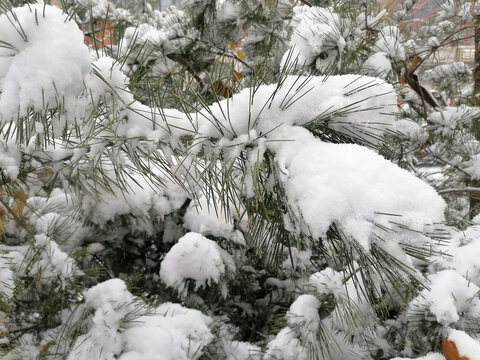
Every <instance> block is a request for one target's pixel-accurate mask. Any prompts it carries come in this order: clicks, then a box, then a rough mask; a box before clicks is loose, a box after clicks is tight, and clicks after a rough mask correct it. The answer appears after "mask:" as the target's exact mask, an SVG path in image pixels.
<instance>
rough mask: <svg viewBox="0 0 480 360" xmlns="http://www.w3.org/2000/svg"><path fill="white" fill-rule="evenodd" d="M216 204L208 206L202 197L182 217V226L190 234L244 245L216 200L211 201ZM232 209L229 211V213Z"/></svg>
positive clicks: (237, 231)
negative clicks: (208, 236)
mask: <svg viewBox="0 0 480 360" xmlns="http://www.w3.org/2000/svg"><path fill="white" fill-rule="evenodd" d="M211 201H215V202H216V204H209V203H208V202H207V200H206V198H205V197H204V196H202V197H201V198H200V199H199V200H198V201H197V202H192V204H191V205H190V206H189V207H188V209H187V211H186V212H185V215H184V217H183V226H184V227H186V228H187V229H189V230H190V231H192V232H196V233H200V234H202V235H212V236H216V237H223V238H226V239H229V240H231V241H232V242H234V243H237V244H245V239H244V238H243V235H242V233H241V232H240V231H239V230H235V229H234V227H233V222H232V221H229V219H227V218H226V217H225V216H224V214H223V212H224V210H223V209H221V204H220V203H219V201H218V200H217V199H211ZM232 211H234V209H230V213H231V212H232Z"/></svg>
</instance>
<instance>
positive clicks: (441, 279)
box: [410, 270, 480, 326]
mask: <svg viewBox="0 0 480 360" xmlns="http://www.w3.org/2000/svg"><path fill="white" fill-rule="evenodd" d="M429 280H430V282H431V284H430V287H429V289H425V290H423V291H422V292H421V293H420V295H419V296H418V297H417V298H415V299H414V300H413V301H412V303H411V305H410V310H411V311H416V310H415V309H418V307H422V306H426V307H427V308H428V309H429V311H430V312H431V313H432V314H433V315H434V316H435V318H436V320H437V322H439V323H440V324H443V325H445V326H448V325H451V324H453V323H456V322H457V321H458V320H459V319H460V314H467V315H469V316H472V317H478V316H480V299H479V298H478V297H477V294H478V292H479V291H480V288H479V287H478V286H476V285H474V284H473V283H471V282H470V281H468V280H467V279H465V278H464V277H463V276H461V275H460V274H459V273H457V272H456V271H455V270H443V271H440V272H438V273H436V274H432V275H430V276H429Z"/></svg>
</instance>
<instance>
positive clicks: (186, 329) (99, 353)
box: [67, 279, 213, 360]
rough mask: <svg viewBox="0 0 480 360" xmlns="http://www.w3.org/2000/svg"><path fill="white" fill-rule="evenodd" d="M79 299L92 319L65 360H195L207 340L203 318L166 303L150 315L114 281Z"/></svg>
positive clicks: (123, 285)
mask: <svg viewBox="0 0 480 360" xmlns="http://www.w3.org/2000/svg"><path fill="white" fill-rule="evenodd" d="M84 295H85V300H86V306H87V307H88V308H90V309H92V310H94V314H93V316H92V318H91V324H90V329H89V331H88V332H87V333H86V334H84V335H81V336H80V337H79V338H78V339H77V341H76V343H75V345H74V346H73V347H72V349H73V351H72V352H71V353H70V354H69V356H68V357H67V359H68V360H90V359H98V360H110V359H119V360H187V359H189V360H196V359H198V358H200V357H201V356H202V354H203V348H204V347H205V346H206V345H207V344H208V343H209V342H210V341H211V340H212V339H213V335H212V333H211V332H210V329H209V327H208V326H209V324H210V323H211V322H212V319H211V318H209V317H208V316H206V315H203V314H202V313H201V312H200V311H198V310H192V309H188V308H185V307H183V306H181V305H179V304H172V303H163V304H161V305H160V306H158V307H157V308H154V309H150V308H148V307H146V306H145V304H143V303H142V301H141V300H140V299H138V298H135V297H134V296H133V295H132V294H131V293H130V292H129V291H128V290H127V287H126V285H125V283H124V282H123V281H122V280H120V279H112V280H108V281H105V282H103V283H100V284H98V285H96V286H94V287H92V288H90V289H89V290H87V291H86V292H85V293H84Z"/></svg>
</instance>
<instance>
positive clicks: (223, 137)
mask: <svg viewBox="0 0 480 360" xmlns="http://www.w3.org/2000/svg"><path fill="white" fill-rule="evenodd" d="M137 5H138V4H137ZM347 5H348V4H343V3H342V2H340V3H338V4H337V3H335V4H333V6H332V7H328V8H327V7H325V8H320V7H315V6H310V7H309V6H307V5H305V4H304V5H298V4H296V5H294V4H292V3H290V2H287V1H279V2H257V1H233V0H232V1H223V2H217V1H213V0H195V1H184V2H182V6H183V9H181V10H179V9H176V8H170V9H168V10H167V11H165V12H160V11H157V10H154V9H153V8H152V7H151V6H150V5H145V6H140V5H138V6H140V7H141V8H142V9H140V10H139V8H138V6H135V5H129V4H126V2H123V1H115V2H110V1H94V2H89V4H88V5H87V3H86V2H84V1H66V2H64V4H63V6H64V10H66V11H69V12H70V15H67V14H65V13H62V12H61V11H60V10H59V9H57V8H54V7H51V6H48V5H44V4H36V5H25V6H23V7H18V8H11V7H5V10H4V14H2V15H0V29H4V30H5V31H3V32H0V41H1V44H6V46H2V47H1V48H0V49H2V50H0V55H1V57H0V59H4V60H2V61H3V62H2V64H3V63H4V64H6V67H2V69H6V70H4V72H0V104H3V103H5V104H7V103H8V104H7V105H8V106H7V105H5V106H4V107H0V110H1V111H0V123H1V124H2V125H3V127H2V128H1V133H2V135H3V136H2V139H1V143H0V147H1V149H2V150H3V151H2V153H1V155H0V175H1V177H0V180H1V182H2V188H1V189H0V203H1V208H0V232H1V235H2V237H3V242H2V244H1V245H0V251H1V254H0V320H1V321H0V344H1V345H0V346H1V347H0V351H1V352H2V356H4V357H5V358H6V359H9V360H13V359H20V358H21V359H29V358H32V359H33V358H38V357H40V358H41V357H49V358H66V359H70V360H77V359H105V360H107V359H123V360H130V359H145V360H146V359H195V360H196V359H199V360H201V359H202V360H203V359H229V360H230V359H232V360H233V359H235V360H239V359H244V360H248V359H257V360H260V359H263V360H267V359H268V360H275V359H276V360H279V359H289V360H290V359H305V360H306V359H329V360H350V359H352V360H353V359H359V358H363V359H368V360H373V359H374V360H380V359H392V358H395V357H396V358H399V357H400V358H401V357H418V356H424V359H428V360H431V359H436V358H438V359H441V358H442V355H440V354H439V353H438V351H439V349H440V345H439V344H440V343H441V341H442V339H443V338H446V339H450V340H449V341H451V342H454V343H456V344H457V345H458V351H459V352H460V354H462V355H464V356H471V354H472V351H474V350H475V346H478V343H477V342H476V340H475V337H476V334H478V333H479V332H480V331H479V330H477V329H476V328H475V327H474V324H475V323H476V322H477V321H478V320H479V319H478V318H479V316H480V314H479V310H478V306H480V304H478V288H477V287H478V286H479V284H480V281H479V280H478V279H476V278H475V276H476V274H477V271H476V270H475V269H476V265H475V254H476V245H475V244H476V242H475V239H476V236H474V235H472V237H471V238H470V237H469V238H468V239H467V238H466V239H463V240H462V239H461V236H460V235H455V234H454V231H453V230H452V229H450V228H448V227H446V226H444V225H440V224H441V223H442V222H443V221H444V211H445V209H446V204H445V202H444V200H443V199H442V198H441V197H440V196H439V195H438V194H437V192H436V191H435V190H434V189H433V188H432V187H431V186H429V185H428V184H427V183H426V182H424V181H423V180H421V179H419V178H417V177H416V176H415V175H414V174H412V173H410V172H408V171H407V170H405V169H402V168H400V167H399V166H397V165H396V164H395V162H392V161H390V160H389V159H388V158H395V156H396V155H397V154H396V151H398V150H396V149H395V148H393V145H392V142H395V141H396V142H398V143H400V144H401V146H400V147H402V146H403V143H404V142H405V143H406V144H405V145H404V146H405V148H406V149H408V151H413V150H412V149H413V148H414V147H415V146H419V147H420V146H423V145H424V144H425V143H427V142H428V140H429V133H428V132H430V133H433V134H435V135H439V136H444V137H447V136H450V135H451V134H452V133H462V129H463V128H465V127H467V126H469V125H470V124H471V123H472V122H474V121H475V119H476V118H477V116H478V114H477V112H476V110H475V109H474V108H471V107H467V106H464V107H461V108H453V107H452V108H443V109H436V111H435V112H432V113H431V114H429V115H428V116H425V121H428V126H422V124H421V123H420V124H419V123H416V122H414V120H418V118H415V117H414V116H413V113H412V112H411V111H410V110H412V109H413V107H414V106H415V105H411V106H410V105H409V106H407V105H405V106H404V107H403V111H402V112H401V113H400V114H399V112H398V110H397V109H398V107H397V95H396V92H395V89H394V87H393V86H392V85H390V84H389V83H388V82H387V81H389V80H391V79H394V78H395V77H396V76H398V75H399V73H398V72H399V71H400V70H399V69H401V66H400V65H399V64H400V63H401V62H403V61H407V58H408V56H407V52H408V51H410V50H411V49H414V48H415V46H414V45H412V44H410V43H408V41H407V40H406V38H405V37H404V35H402V34H401V32H400V29H399V28H398V27H396V26H390V25H388V26H386V24H383V23H382V20H383V19H384V17H385V12H382V11H380V12H378V13H373V14H372V15H371V16H370V14H366V13H363V12H364V10H370V9H372V8H373V5H372V4H371V3H370V2H362V5H361V6H358V5H352V6H347ZM407 5H408V4H406V6H405V9H406V10H408V8H409V6H407ZM122 6H124V7H127V6H128V7H129V9H128V10H126V9H123V8H122ZM89 7H90V8H89ZM2 9H4V8H3V7H2ZM460 10H461V9H460ZM110 11H111V14H112V15H111V17H110V20H114V21H115V22H114V24H115V25H114V26H115V27H117V29H115V31H117V32H118V33H117V35H118V36H117V35H116V36H117V37H116V39H117V41H118V43H117V44H110V45H108V44H105V43H103V44H102V41H101V39H96V40H94V41H93V44H92V43H91V42H89V40H88V38H90V37H91V36H98V35H99V34H101V33H102V31H104V30H101V31H100V30H98V29H93V30H92V31H90V30H89V29H88V27H87V28H86V27H85V23H86V22H90V23H91V24H90V25H91V26H96V25H99V24H100V25H102V24H106V23H107V19H105V16H107V15H108V14H110ZM138 11H140V12H141V13H139V12H138ZM449 11H450V10H449V9H447V8H445V11H444V13H445V14H446V15H444V18H447V17H448V16H450V15H449V14H450V12H449ZM455 11H456V10H455ZM462 11H463V10H462ZM460 13H461V11H460ZM460 13H458V14H460ZM462 14H463V13H462ZM447 15H448V16H447ZM439 16H440V15H439ZM454 16H457V12H456V13H455V14H454ZM458 16H460V15H458ZM462 16H463V15H462ZM74 21H76V22H77V23H78V25H79V26H80V28H82V29H84V30H83V31H84V33H86V37H87V38H86V40H85V42H86V43H87V44H90V49H89V48H88V47H87V46H86V45H84V44H82V41H83V37H82V31H81V30H80V28H79V26H77V24H76V23H75V22H74ZM445 21H446V20H445ZM57 26H58V27H59V28H61V29H64V31H58V29H57V28H56V27H57ZM102 26H103V25H102ZM18 29H24V31H26V32H28V34H27V33H25V34H26V36H25V37H23V38H22V37H21V36H20V37H18V36H17V35H18V34H21V33H22V31H23V30H21V31H17V30H18ZM53 29H56V30H55V34H54V35H53V34H52V32H53ZM272 29H273V30H272ZM276 30H278V31H276ZM16 34H17V35H16ZM84 35H85V34H84ZM434 43H435V42H434V41H433V40H432V39H430V46H431V47H432V46H433V45H434ZM99 44H101V45H102V46H104V47H103V48H101V49H100V48H99ZM417 45H418V44H417ZM435 46H437V45H435ZM45 49H47V50H48V51H45ZM54 55H58V56H54ZM16 62H18V64H17V65H15V64H16ZM18 66H21V67H25V69H26V71H25V72H19V71H18ZM16 69H17V70H16ZM0 71H1V70H0ZM25 74H26V75H25ZM342 74H343V75H342ZM366 74H367V75H366ZM407 75H408V74H407ZM376 76H378V77H379V78H377V77H376ZM407 77H408V76H407ZM410 80H411V79H410ZM395 82H396V81H395ZM405 82H406V83H408V81H407V80H405ZM12 84H13V85H12ZM408 84H409V85H410V86H413V83H408ZM25 94H27V95H28V96H26V95H25ZM417 100H418V99H417ZM423 100H424V99H423ZM417 105H418V102H417ZM407 113H408V114H409V115H412V116H411V117H410V118H409V119H410V120H407V119H402V120H398V117H399V115H405V114H407ZM462 134H463V133H462ZM458 141H460V140H458ZM402 149H403V148H402ZM473 152H474V151H473V150H472V153H473ZM432 153H434V154H435V155H436V156H437V157H438V158H443V159H447V158H449V156H450V155H451V153H450V152H448V151H446V150H445V148H440V147H438V149H437V151H436V152H434V151H433V150H432ZM476 153H478V151H477V152H476ZM401 160H403V158H402V159H401ZM450 160H451V159H450ZM474 160H475V158H474V157H468V156H465V157H460V158H455V159H454V161H451V166H452V168H454V167H455V169H456V168H460V169H462V171H463V175H465V176H469V177H471V178H475V176H476V175H475V169H476V164H475V161H474ZM469 161H470V162H469ZM455 174H457V173H455ZM457 175H458V174H457ZM459 179H460V178H459V177H458V176H457V177H456V178H455V180H456V181H459ZM452 182H453V180H452ZM475 229H476V228H475V226H474V227H472V228H470V230H469V231H475ZM446 239H453V240H452V241H451V242H450V244H448V245H446V246H445V245H444V242H445V240H446ZM444 250H446V253H445V254H444V253H443V251H444ZM460 264H461V265H460ZM422 284H423V286H422ZM472 329H473V330H472ZM472 349H473V350H472ZM429 352H430V354H428V353H429ZM417 355H418V356H417Z"/></svg>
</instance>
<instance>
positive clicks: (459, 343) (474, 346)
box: [447, 329, 480, 360]
mask: <svg viewBox="0 0 480 360" xmlns="http://www.w3.org/2000/svg"><path fill="white" fill-rule="evenodd" d="M447 339H448V340H450V341H453V342H454V343H455V346H456V347H457V350H458V354H459V355H460V357H463V356H465V357H466V358H468V359H470V360H475V359H477V358H478V355H479V354H480V343H479V342H478V340H475V339H473V338H472V337H470V336H469V335H468V334H466V333H465V332H463V331H461V330H455V329H448V336H447Z"/></svg>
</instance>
